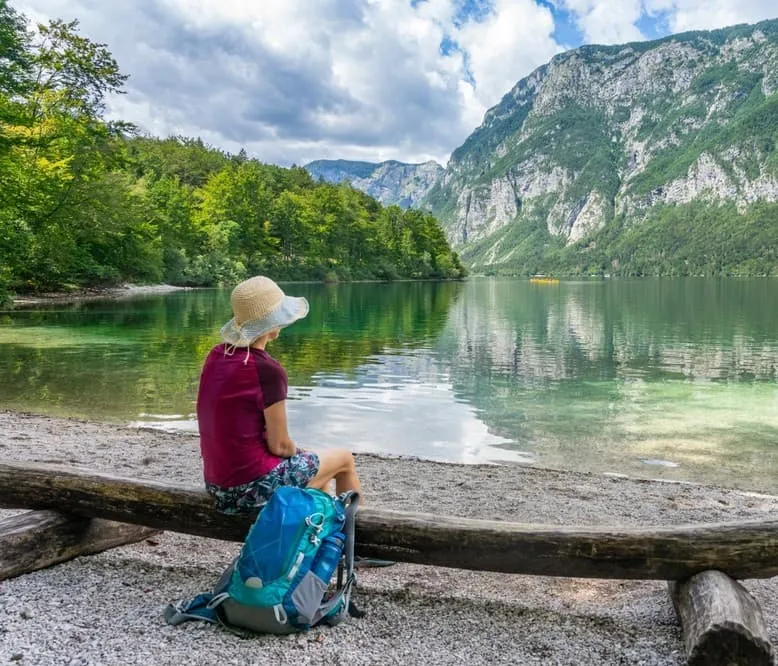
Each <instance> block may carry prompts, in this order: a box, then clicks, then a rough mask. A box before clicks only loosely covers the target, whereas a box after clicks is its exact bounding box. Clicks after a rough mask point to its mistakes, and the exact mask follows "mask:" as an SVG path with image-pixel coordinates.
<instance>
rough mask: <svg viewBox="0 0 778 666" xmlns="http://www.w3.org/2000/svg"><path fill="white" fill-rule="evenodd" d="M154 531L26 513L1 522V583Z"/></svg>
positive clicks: (134, 539)
mask: <svg viewBox="0 0 778 666" xmlns="http://www.w3.org/2000/svg"><path fill="white" fill-rule="evenodd" d="M157 531H158V530H155V529H152V528H150V527H143V526H140V525H128V524H126V523H116V522H113V521H109V520H100V519H96V518H95V519H93V518H85V517H83V516H68V515H65V514H62V513H58V512H56V511H28V512H26V513H23V514H20V515H18V516H12V517H11V518H6V519H5V520H2V521H0V580H5V579H7V578H13V577H14V576H20V575H21V574H25V573H29V572H31V571H36V570H38V569H44V568H45V567H49V566H51V565H52V564H58V563H59V562H65V561H67V560H72V559H73V558H74V557H79V556H80V555H94V554H95V553H100V552H102V551H104V550H108V549H109V548H114V547H116V546H123V545H125V544H128V543H135V542H137V541H141V540H143V539H146V538H148V537H150V536H152V535H154V534H156V533H157Z"/></svg>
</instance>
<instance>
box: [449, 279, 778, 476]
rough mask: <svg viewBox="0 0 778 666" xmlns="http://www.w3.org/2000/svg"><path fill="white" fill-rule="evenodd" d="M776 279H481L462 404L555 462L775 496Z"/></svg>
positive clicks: (455, 370) (460, 364)
mask: <svg viewBox="0 0 778 666" xmlns="http://www.w3.org/2000/svg"><path fill="white" fill-rule="evenodd" d="M775 293H776V284H775V282H774V281H768V280H763V281H729V282H724V281H720V282H719V281H708V280H697V281H694V280H688V281H685V280H673V281H658V280H657V281H639V282H637V281H636V282H607V281H605V282H580V283H564V282H563V283H561V284H560V285H558V286H547V285H543V286H540V285H532V284H530V283H528V282H517V281H507V280H506V281H495V280H488V281H487V280H484V281H473V282H471V283H470V284H469V285H468V290H467V292H466V294H465V295H464V296H463V298H462V299H460V301H459V302H458V304H457V305H456V306H455V307H454V308H453V309H452V313H451V326H450V328H449V329H447V333H446V334H447V335H448V336H449V337H448V341H447V344H444V345H443V346H442V353H443V355H445V354H446V353H448V354H449V357H448V358H449V362H450V365H451V368H452V382H453V385H454V390H455V393H456V394H457V395H460V396H463V397H465V398H466V399H468V400H469V401H471V402H472V404H474V405H475V406H476V407H477V409H478V410H479V412H480V413H481V416H482V418H483V419H484V421H485V422H486V423H487V424H488V425H489V426H490V429H491V430H492V432H494V433H495V434H497V435H500V436H503V437H506V438H509V439H511V440H512V441H511V443H510V444H508V445H507V446H508V447H509V448H512V449H520V450H523V451H525V452H527V453H531V454H534V455H535V458H536V460H537V461H538V462H539V463H540V464H543V465H549V466H558V467H568V466H570V465H571V461H573V460H574V461H575V466H576V467H577V468H579V469H591V470H595V471H620V472H623V471H626V472H629V473H635V474H639V475H642V476H646V475H650V476H662V477H666V478H676V479H698V480H701V479H704V480H714V481H717V482H724V483H733V481H734V482H737V483H742V484H743V485H754V484H757V485H759V487H763V488H772V487H773V486H774V478H775V472H776V471H778V470H776V464H778V462H777V461H776V456H775V452H776V448H777V447H778V409H776V407H778V388H777V387H776V377H777V368H778V341H777V340H776V337H775V332H774V323H775V322H778V311H777V310H778V307H777V306H776V304H777V303H778V301H777V300H776V298H775Z"/></svg>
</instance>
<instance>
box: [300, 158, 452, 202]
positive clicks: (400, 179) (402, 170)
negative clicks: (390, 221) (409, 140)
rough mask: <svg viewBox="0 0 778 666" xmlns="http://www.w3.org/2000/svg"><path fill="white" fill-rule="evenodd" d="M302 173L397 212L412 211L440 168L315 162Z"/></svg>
mask: <svg viewBox="0 0 778 666" xmlns="http://www.w3.org/2000/svg"><path fill="white" fill-rule="evenodd" d="M305 169H306V170H307V171H308V172H309V173H310V174H311V175H312V176H313V177H314V178H316V179H322V180H324V181H325V182H328V183H340V182H343V181H346V182H349V183H351V184H352V185H353V186H354V187H355V188H356V189H358V190H361V191H363V192H365V193H367V194H369V195H370V196H371V197H373V198H374V199H378V201H380V202H381V203H382V204H384V205H387V206H389V205H393V204H396V205H398V206H400V207H401V208H409V207H411V206H414V207H415V206H416V205H417V204H418V202H419V201H420V200H421V199H422V198H423V197H424V196H425V195H426V194H427V193H428V192H429V190H430V188H431V187H432V186H433V185H434V184H435V183H436V182H437V181H438V180H439V179H440V177H441V176H442V175H443V167H442V166H440V164H438V163H437V162H433V161H430V162H424V163H422V164H406V163H404V162H396V161H394V160H390V161H388V162H381V163H380V164H376V163H373V162H352V161H349V160H317V161H315V162H311V163H310V164H306V165H305Z"/></svg>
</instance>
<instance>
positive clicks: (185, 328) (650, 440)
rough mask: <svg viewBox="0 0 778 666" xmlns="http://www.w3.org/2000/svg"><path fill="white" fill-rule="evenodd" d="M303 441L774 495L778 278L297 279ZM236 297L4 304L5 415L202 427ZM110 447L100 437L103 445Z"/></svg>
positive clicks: (294, 361) (280, 345) (298, 436)
mask: <svg viewBox="0 0 778 666" xmlns="http://www.w3.org/2000/svg"><path fill="white" fill-rule="evenodd" d="M285 290H286V291H287V292H288V293H290V294H293V295H302V296H305V297H307V298H308V300H309V301H310V303H311V313H310V315H309V316H308V318H307V319H306V320H304V321H302V322H299V323H297V324H295V325H294V326H292V327H290V328H288V329H285V330H284V331H283V333H282V335H281V338H280V339H279V340H278V341H277V342H275V343H273V344H272V346H270V347H269V348H268V349H269V351H270V352H271V353H272V354H273V355H274V356H276V357H277V358H278V359H279V360H280V361H281V362H282V363H283V364H284V365H285V366H286V368H287V370H288V373H289V381H290V395H289V418H290V432H291V434H292V437H293V438H294V439H295V440H296V441H297V442H298V444H300V445H301V446H309V447H330V446H338V445H345V446H348V447H351V448H353V449H354V450H356V451H362V452H376V453H383V454H399V455H415V456H422V457H426V458H434V459H439V460H446V461H454V462H466V463H477V462H490V461H514V462H520V463H526V464H532V465H539V466H544V467H552V468H561V469H572V470H584V471H594V472H605V473H613V474H628V475H634V476H641V477H647V478H665V479H676V480H686V481H696V482H706V483H717V484H723V485H728V486H738V487H747V488H754V489H759V490H765V491H775V485H776V482H775V479H776V478H778V281H776V280H769V279H764V280H760V279H743V280H736V279H730V280H713V279H664V280H592V281H562V282H560V283H559V284H532V283H530V282H529V281H527V280H518V279H496V278H495V279H491V278H473V279H471V280H468V281H467V282H463V283H446V282H441V283H436V282H420V283H413V282H402V283H395V284H340V285H320V284H294V285H291V284H290V285H285ZM229 317H230V307H229V291H228V290H197V291H180V292H175V293H172V294H167V295H153V296H136V297H132V298H129V297H128V298H124V299H120V300H100V301H84V302H80V303H74V304H67V305H63V304H51V305H45V306H39V307H36V308H33V309H17V310H12V311H2V312H0V377H2V381H0V407H3V408H7V409H16V410H25V411H33V412H39V413H45V414H53V415H64V416H77V417H84V418H89V419H94V420H105V421H111V422H119V423H131V424H136V425H145V426H151V427H160V428H165V429H182V430H190V431H193V430H196V427H197V426H196V422H195V421H194V416H193V412H194V401H195V396H196V391H197V381H198V375H199V371H200V366H201V363H202V360H203V358H204V357H205V355H206V353H207V352H208V350H209V349H210V348H211V346H212V345H213V344H215V343H216V342H217V341H218V329H219V327H220V326H221V325H222V324H223V323H224V322H225V321H226V320H227V319H229ZM96 445H99V443H96Z"/></svg>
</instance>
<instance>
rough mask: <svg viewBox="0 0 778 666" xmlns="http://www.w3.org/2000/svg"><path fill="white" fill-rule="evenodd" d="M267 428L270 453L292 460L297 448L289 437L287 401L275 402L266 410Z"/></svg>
mask: <svg viewBox="0 0 778 666" xmlns="http://www.w3.org/2000/svg"><path fill="white" fill-rule="evenodd" d="M264 413H265V427H266V428H267V448H268V449H270V453H272V454H273V455H276V456H280V457H281V458H291V457H292V456H293V455H294V454H295V453H297V447H296V446H295V443H294V442H293V441H292V438H291V437H289V431H288V430H287V426H286V400H279V401H278V402H274V403H273V404H272V405H270V407H268V408H266V409H265V410H264Z"/></svg>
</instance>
